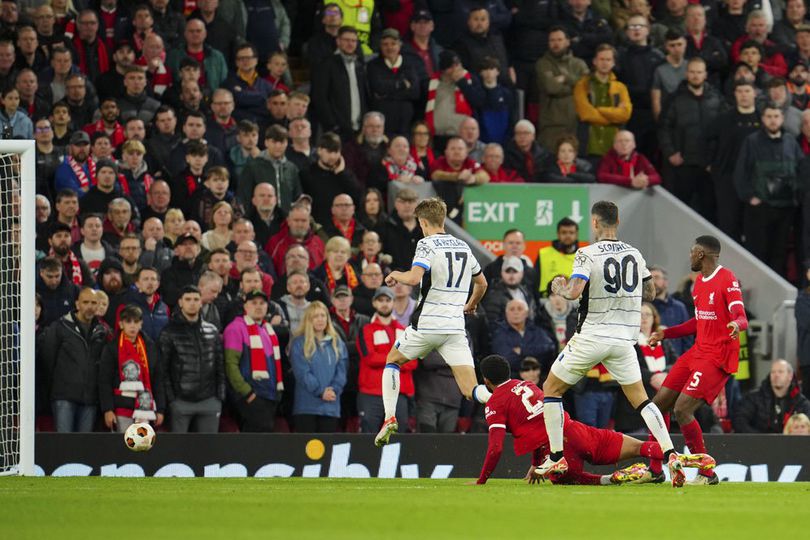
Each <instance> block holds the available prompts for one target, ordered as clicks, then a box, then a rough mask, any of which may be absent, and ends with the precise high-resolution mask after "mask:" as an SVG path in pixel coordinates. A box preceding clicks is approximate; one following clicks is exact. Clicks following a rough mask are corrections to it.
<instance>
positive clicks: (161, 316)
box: [115, 285, 169, 343]
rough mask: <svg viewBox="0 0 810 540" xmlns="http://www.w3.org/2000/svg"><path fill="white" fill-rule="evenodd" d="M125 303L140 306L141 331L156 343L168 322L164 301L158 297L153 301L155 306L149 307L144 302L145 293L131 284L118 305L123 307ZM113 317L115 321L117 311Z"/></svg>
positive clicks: (167, 312) (167, 309)
mask: <svg viewBox="0 0 810 540" xmlns="http://www.w3.org/2000/svg"><path fill="white" fill-rule="evenodd" d="M127 304H134V305H136V306H138V307H139V308H141V311H143V328H142V330H141V331H142V332H143V333H144V334H146V335H147V336H149V339H151V340H152V341H154V342H155V343H157V341H158V337H159V336H160V332H161V330H163V328H164V327H165V326H166V325H167V324H169V308H168V307H167V306H166V304H165V302H163V300H161V299H160V298H158V301H157V302H155V307H154V308H153V309H149V304H148V303H147V302H146V295H145V294H144V293H142V292H138V290H137V289H136V288H135V286H134V285H133V286H132V288H131V289H130V290H129V291H127V293H126V296H124V300H123V301H122V302H121V304H120V305H121V306H122V307H123V306H126V305H127ZM115 319H116V321H117V320H118V314H117V313H116V314H115Z"/></svg>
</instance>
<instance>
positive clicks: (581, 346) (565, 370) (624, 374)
mask: <svg viewBox="0 0 810 540" xmlns="http://www.w3.org/2000/svg"><path fill="white" fill-rule="evenodd" d="M600 362H601V363H602V365H604V366H605V368H606V369H607V370H608V373H610V375H611V376H612V377H613V379H614V380H615V381H616V382H618V383H619V384H621V385H622V386H625V385H628V384H633V383H636V382H638V381H640V380H641V366H640V365H639V363H638V356H637V355H636V349H635V348H634V347H633V346H632V345H613V344H610V343H602V342H599V341H596V340H593V339H590V338H587V337H583V336H582V334H574V337H572V338H571V340H570V341H569V342H568V344H567V345H566V346H565V348H564V349H563V350H562V352H561V353H560V354H559V356H557V359H556V360H555V361H554V363H553V364H552V365H551V372H552V373H553V374H554V375H556V376H557V378H558V379H560V380H561V381H563V382H564V383H566V384H569V385H571V386H574V385H575V384H577V383H578V382H579V380H580V379H581V378H582V377H584V376H585V374H586V373H588V372H589V371H590V370H591V369H592V368H593V367H594V366H595V365H596V364H598V363H600Z"/></svg>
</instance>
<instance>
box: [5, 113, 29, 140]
mask: <svg viewBox="0 0 810 540" xmlns="http://www.w3.org/2000/svg"><path fill="white" fill-rule="evenodd" d="M7 126H9V127H11V136H12V137H15V138H22V139H33V138H34V124H33V123H32V122H31V119H30V118H28V115H27V114H25V113H24V112H22V111H21V110H19V109H17V110H16V111H14V114H12V115H11V118H9V117H8V115H6V112H5V111H3V110H0V139H3V138H4V137H3V132H4V131H5V130H6V127H7Z"/></svg>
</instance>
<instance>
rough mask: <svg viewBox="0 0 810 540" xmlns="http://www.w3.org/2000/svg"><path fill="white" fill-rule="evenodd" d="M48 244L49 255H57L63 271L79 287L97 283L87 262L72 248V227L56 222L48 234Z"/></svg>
mask: <svg viewBox="0 0 810 540" xmlns="http://www.w3.org/2000/svg"><path fill="white" fill-rule="evenodd" d="M48 245H49V246H50V251H49V253H48V256H50V257H56V259H57V260H59V262H61V263H62V272H63V273H64V275H65V276H67V279H68V280H69V281H70V282H71V283H75V284H76V285H78V286H79V287H81V286H85V287H90V286H92V285H93V284H94V283H95V280H94V279H93V273H92V272H91V271H90V268H89V267H88V266H87V263H86V262H85V261H84V260H83V259H81V258H80V257H77V256H76V254H75V253H74V252H73V251H72V250H71V246H73V242H72V241H71V229H70V227H68V226H67V225H65V224H64V223H62V222H56V223H54V224H53V225H52V226H51V229H50V232H49V234H48Z"/></svg>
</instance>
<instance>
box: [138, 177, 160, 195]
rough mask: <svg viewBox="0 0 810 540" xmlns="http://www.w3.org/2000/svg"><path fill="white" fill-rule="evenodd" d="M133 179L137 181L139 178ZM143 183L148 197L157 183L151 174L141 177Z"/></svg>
mask: <svg viewBox="0 0 810 540" xmlns="http://www.w3.org/2000/svg"><path fill="white" fill-rule="evenodd" d="M132 178H133V179H135V180H137V178H135V177H134V176H133V177H132ZM141 182H143V190H144V191H145V192H146V194H147V195H149V190H150V189H152V184H154V183H155V179H154V178H152V175H151V174H149V173H144V175H143V176H142V177H141Z"/></svg>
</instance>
